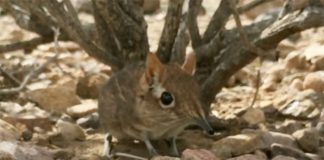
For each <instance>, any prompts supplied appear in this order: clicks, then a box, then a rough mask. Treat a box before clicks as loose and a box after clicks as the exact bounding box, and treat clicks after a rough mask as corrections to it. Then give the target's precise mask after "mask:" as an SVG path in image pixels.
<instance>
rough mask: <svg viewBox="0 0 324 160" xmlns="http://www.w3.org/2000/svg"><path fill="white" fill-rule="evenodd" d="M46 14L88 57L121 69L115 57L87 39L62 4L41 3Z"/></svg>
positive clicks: (120, 63) (114, 68) (54, 2)
mask: <svg viewBox="0 0 324 160" xmlns="http://www.w3.org/2000/svg"><path fill="white" fill-rule="evenodd" d="M42 2H43V3H42V4H43V5H44V6H45V7H46V9H47V10H48V12H49V13H50V14H51V15H52V16H53V17H55V19H56V20H57V24H58V25H59V26H60V28H62V29H64V30H65V32H66V33H67V34H68V35H69V37H71V38H73V39H74V40H75V41H76V42H77V43H79V44H80V46H82V47H83V48H84V49H85V51H86V52H87V53H88V54H89V55H90V56H93V57H95V58H96V59H98V60H99V61H101V62H103V63H105V64H109V65H110V66H111V67H112V69H113V70H118V69H120V68H122V66H123V64H122V62H121V61H120V60H118V59H117V58H116V57H113V56H112V55H111V54H110V53H107V51H104V50H103V49H102V48H99V47H98V46H97V45H96V44H95V43H94V42H93V41H92V40H91V39H90V37H88V36H87V35H86V34H85V32H84V30H83V28H82V26H80V25H79V23H78V22H77V21H76V20H75V19H77V17H73V14H71V13H70V12H69V11H67V10H65V9H64V8H65V7H64V6H63V4H60V3H59V2H57V1H42Z"/></svg>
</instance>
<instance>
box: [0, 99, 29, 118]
mask: <svg viewBox="0 0 324 160" xmlns="http://www.w3.org/2000/svg"><path fill="white" fill-rule="evenodd" d="M0 110H1V111H3V112H5V113H7V114H10V115H15V114H18V113H19V112H22V111H24V108H23V107H22V106H21V105H19V104H18V103H14V102H0Z"/></svg>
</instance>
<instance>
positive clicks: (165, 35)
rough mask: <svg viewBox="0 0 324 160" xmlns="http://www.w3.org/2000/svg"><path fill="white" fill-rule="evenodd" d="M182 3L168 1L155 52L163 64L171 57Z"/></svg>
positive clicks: (180, 1) (173, 0) (172, 0)
mask: <svg viewBox="0 0 324 160" xmlns="http://www.w3.org/2000/svg"><path fill="white" fill-rule="evenodd" d="M183 2H184V0H169V6H168V11H167V15H166V17H165V23H164V28H163V31H162V34H161V38H160V41H159V47H158V49H157V52H156V54H157V56H158V57H159V59H160V60H161V61H162V62H163V63H167V62H169V60H170V57H171V50H172V47H173V44H174V41H175V38H176V36H177V32H178V28H179V25H180V21H181V14H182V6H183Z"/></svg>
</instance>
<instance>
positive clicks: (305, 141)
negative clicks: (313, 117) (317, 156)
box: [293, 128, 320, 153]
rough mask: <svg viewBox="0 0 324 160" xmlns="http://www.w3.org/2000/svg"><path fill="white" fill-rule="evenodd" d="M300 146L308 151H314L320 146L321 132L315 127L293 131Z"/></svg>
mask: <svg viewBox="0 0 324 160" xmlns="http://www.w3.org/2000/svg"><path fill="white" fill-rule="evenodd" d="M293 136H294V137H295V138H296V140H297V142H298V144H299V146H300V148H301V149H303V150H304V151H306V152H311V153H314V152H316V151H317V149H318V147H319V142H320V137H319V133H318V132H317V130H316V129H314V128H306V129H301V130H298V131H296V132H294V133H293Z"/></svg>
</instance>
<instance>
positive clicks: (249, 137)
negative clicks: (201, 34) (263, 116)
mask: <svg viewBox="0 0 324 160" xmlns="http://www.w3.org/2000/svg"><path fill="white" fill-rule="evenodd" d="M272 141H273V139H272V137H271V135H270V134H267V133H265V132H261V131H254V130H251V131H246V133H242V134H238V135H234V136H228V137H225V138H223V139H221V140H219V141H216V142H215V143H214V144H213V145H212V148H211V151H212V152H213V153H214V154H215V155H216V156H218V157H220V158H222V159H226V158H230V157H232V156H239V155H242V154H248V153H251V152H253V151H255V150H258V149H265V148H268V147H269V146H270V144H271V143H272Z"/></svg>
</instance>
